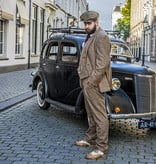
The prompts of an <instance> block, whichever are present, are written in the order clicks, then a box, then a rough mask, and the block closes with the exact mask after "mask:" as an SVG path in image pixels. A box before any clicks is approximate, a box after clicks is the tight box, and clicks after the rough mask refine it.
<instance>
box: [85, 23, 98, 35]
mask: <svg viewBox="0 0 156 164" xmlns="http://www.w3.org/2000/svg"><path fill="white" fill-rule="evenodd" d="M95 31H96V25H94V28H93V29H92V30H91V31H87V29H86V33H87V34H90V35H91V34H93V33H94V32H95Z"/></svg>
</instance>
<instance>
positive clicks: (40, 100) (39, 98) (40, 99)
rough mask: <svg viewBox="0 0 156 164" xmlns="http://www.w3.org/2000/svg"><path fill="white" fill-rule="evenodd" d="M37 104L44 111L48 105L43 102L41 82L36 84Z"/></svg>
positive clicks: (43, 93)
mask: <svg viewBox="0 0 156 164" xmlns="http://www.w3.org/2000/svg"><path fill="white" fill-rule="evenodd" d="M37 102H38V105H39V107H40V108H41V109H43V110H46V109H48V108H49V106H50V104H49V103H48V102H46V101H45V90H44V86H43V83H42V81H39V82H38V84H37Z"/></svg>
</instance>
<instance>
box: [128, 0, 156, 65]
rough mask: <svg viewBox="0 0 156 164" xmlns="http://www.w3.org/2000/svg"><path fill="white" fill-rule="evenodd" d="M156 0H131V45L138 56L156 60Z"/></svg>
mask: <svg viewBox="0 0 156 164" xmlns="http://www.w3.org/2000/svg"><path fill="white" fill-rule="evenodd" d="M155 6H156V0H138V1H136V0H131V29H130V46H131V50H132V53H133V54H134V55H135V56H136V57H141V58H142V60H143V58H144V60H145V61H152V62H156V46H155V45H156V44H155V43H156V7H155Z"/></svg>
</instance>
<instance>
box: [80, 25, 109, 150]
mask: <svg viewBox="0 0 156 164" xmlns="http://www.w3.org/2000/svg"><path fill="white" fill-rule="evenodd" d="M78 73H79V77H80V86H81V87H82V89H83V93H84V99H85V107H86V111H87V116H88V123H89V128H88V130H87V132H86V136H85V140H86V141H87V142H89V143H91V144H95V145H96V148H97V149H98V150H101V151H103V152H107V149H108V131H109V122H108V118H107V112H106V109H105V99H104V96H103V94H102V93H104V92H106V91H109V90H110V88H111V78H112V74H111V67H110V42H109V38H108V36H107V35H106V33H105V32H104V31H103V30H102V29H101V28H100V27H99V28H98V29H97V30H96V32H95V33H94V34H93V35H92V36H91V37H90V38H89V40H88V41H87V42H86V44H85V46H84V48H83V51H82V54H81V58H80V63H79V68H78ZM88 81H89V82H90V83H91V84H93V87H90V86H89V85H88V84H87V82H88Z"/></svg>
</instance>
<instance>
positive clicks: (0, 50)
mask: <svg viewBox="0 0 156 164" xmlns="http://www.w3.org/2000/svg"><path fill="white" fill-rule="evenodd" d="M3 54H4V21H3V20H0V56H2V55H3Z"/></svg>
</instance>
